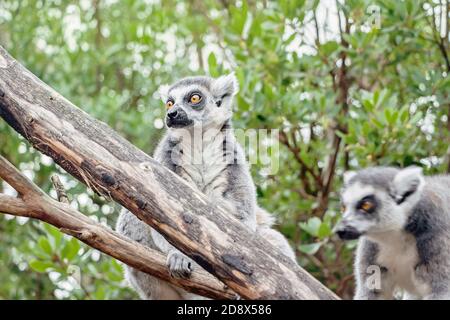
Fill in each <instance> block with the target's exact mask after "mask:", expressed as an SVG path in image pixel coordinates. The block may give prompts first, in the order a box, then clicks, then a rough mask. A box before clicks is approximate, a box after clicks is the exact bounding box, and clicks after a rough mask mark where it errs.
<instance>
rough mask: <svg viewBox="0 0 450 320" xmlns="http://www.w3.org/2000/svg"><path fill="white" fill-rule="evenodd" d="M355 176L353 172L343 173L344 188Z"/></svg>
mask: <svg viewBox="0 0 450 320" xmlns="http://www.w3.org/2000/svg"><path fill="white" fill-rule="evenodd" d="M354 176H356V172H355V171H346V172H344V177H343V178H344V186H347V185H348V183H349V182H350V180H351V179H352V178H353V177H354Z"/></svg>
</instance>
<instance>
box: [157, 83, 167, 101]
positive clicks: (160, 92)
mask: <svg viewBox="0 0 450 320" xmlns="http://www.w3.org/2000/svg"><path fill="white" fill-rule="evenodd" d="M169 88H170V86H169V85H168V84H163V85H161V86H160V87H159V88H158V95H159V98H160V99H161V100H162V101H163V102H164V103H166V101H167V99H168V98H169Z"/></svg>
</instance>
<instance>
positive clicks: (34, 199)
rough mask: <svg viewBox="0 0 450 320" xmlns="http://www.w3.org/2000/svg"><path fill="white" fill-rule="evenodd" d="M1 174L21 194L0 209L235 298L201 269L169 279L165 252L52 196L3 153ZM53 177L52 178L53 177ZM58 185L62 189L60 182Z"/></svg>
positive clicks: (196, 288)
mask: <svg viewBox="0 0 450 320" xmlns="http://www.w3.org/2000/svg"><path fill="white" fill-rule="evenodd" d="M0 177H1V178H2V179H4V180H5V181H8V180H9V181H11V182H13V184H12V185H11V186H12V187H13V188H16V187H19V188H20V189H21V190H22V195H23V196H22V197H21V198H15V197H12V196H8V195H3V194H0V212H4V213H8V214H11V215H15V216H22V217H29V218H34V219H38V220H41V221H44V222H47V223H49V224H51V225H54V226H55V227H57V228H59V229H60V230H61V231H62V232H64V233H66V234H69V235H71V236H74V237H75V238H77V239H79V240H81V241H83V242H84V243H86V244H88V245H89V246H91V247H93V248H95V249H97V250H100V251H102V252H104V253H106V254H108V255H110V256H112V257H114V258H116V259H117V260H120V261H122V262H124V263H125V264H127V265H129V266H131V267H133V268H136V269H138V270H141V271H143V272H145V273H148V274H150V275H152V276H155V277H158V278H160V279H163V280H166V281H168V282H170V283H172V284H173V285H175V286H178V287H181V288H183V289H185V290H188V291H190V292H194V293H198V294H201V295H204V296H207V297H210V298H215V299H235V298H237V297H238V296H237V295H236V294H235V293H234V292H233V291H232V290H230V289H228V288H227V287H226V286H225V285H224V284H223V283H222V282H220V281H219V280H217V279H216V278H214V277H213V276H211V275H210V274H209V273H207V272H206V271H204V270H194V271H193V273H192V275H191V277H190V279H175V278H172V277H171V276H170V274H169V272H168V269H167V266H166V256H165V255H164V254H162V253H161V252H159V251H157V250H153V249H151V248H147V247H145V246H143V245H141V244H140V243H138V242H136V241H133V240H131V239H128V238H126V237H124V236H122V235H120V234H118V233H117V232H115V231H113V230H111V229H110V228H108V227H106V226H104V225H102V224H100V223H97V222H95V221H94V220H92V219H90V218H88V217H86V216H85V215H83V214H82V213H80V212H78V211H76V210H75V209H73V208H71V207H70V206H68V205H67V204H66V203H60V202H57V201H55V200H53V199H51V198H50V197H48V196H47V195H46V194H45V193H44V192H43V191H42V190H41V189H39V188H38V187H37V186H36V185H35V184H34V183H33V182H31V181H30V180H28V178H26V177H25V176H24V175H23V174H22V173H21V172H19V171H18V170H17V169H16V168H15V167H14V166H13V165H12V164H11V163H9V162H8V161H7V160H6V159H5V158H3V157H2V156H0ZM52 180H53V181H54V179H53V178H52ZM59 187H60V188H62V184H61V185H60V186H59ZM59 192H61V189H60V191H59ZM64 193H65V192H64ZM63 201H64V200H63Z"/></svg>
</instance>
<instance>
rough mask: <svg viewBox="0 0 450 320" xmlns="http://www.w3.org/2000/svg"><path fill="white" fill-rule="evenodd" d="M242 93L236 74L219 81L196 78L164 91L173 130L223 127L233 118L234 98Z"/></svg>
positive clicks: (168, 123) (169, 125)
mask: <svg viewBox="0 0 450 320" xmlns="http://www.w3.org/2000/svg"><path fill="white" fill-rule="evenodd" d="M237 90H238V87H237V80H236V78H235V76H234V74H230V75H228V76H223V77H220V78H218V79H212V78H206V77H193V78H186V79H183V80H180V81H178V82H176V83H175V84H173V85H172V86H170V87H166V88H162V89H161V90H160V94H161V98H162V99H163V101H164V103H165V105H166V108H167V113H166V124H167V126H168V127H169V128H172V129H178V128H188V127H191V126H204V127H210V126H218V127H220V126H222V125H223V124H224V123H225V122H226V121H227V120H229V119H230V118H231V116H232V108H231V104H232V99H233V96H234V95H235V94H236V92H237Z"/></svg>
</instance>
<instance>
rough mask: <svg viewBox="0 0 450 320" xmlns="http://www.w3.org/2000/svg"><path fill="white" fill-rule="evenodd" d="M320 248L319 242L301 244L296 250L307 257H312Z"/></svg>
mask: <svg viewBox="0 0 450 320" xmlns="http://www.w3.org/2000/svg"><path fill="white" fill-rule="evenodd" d="M321 246H322V243H321V242H317V243H310V244H301V245H299V246H298V249H299V250H300V251H301V252H303V253H306V254H309V255H314V254H316V252H317V251H318V250H319V249H320V247H321Z"/></svg>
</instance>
